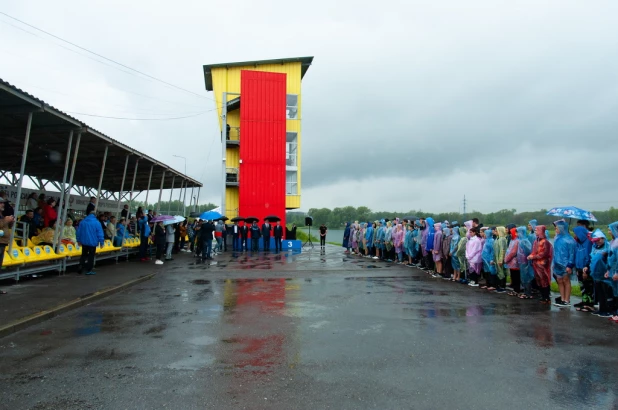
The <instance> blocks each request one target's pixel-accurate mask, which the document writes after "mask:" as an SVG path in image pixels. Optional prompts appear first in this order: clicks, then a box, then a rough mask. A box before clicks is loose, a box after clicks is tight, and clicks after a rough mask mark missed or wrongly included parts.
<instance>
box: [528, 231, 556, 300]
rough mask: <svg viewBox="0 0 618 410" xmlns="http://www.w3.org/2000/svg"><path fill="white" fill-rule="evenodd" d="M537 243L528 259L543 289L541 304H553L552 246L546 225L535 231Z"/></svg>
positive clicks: (537, 281)
mask: <svg viewBox="0 0 618 410" xmlns="http://www.w3.org/2000/svg"><path fill="white" fill-rule="evenodd" d="M535 231H536V241H534V242H535V243H534V246H533V249H532V253H531V254H530V256H528V259H529V260H531V261H532V267H533V268H534V278H535V279H536V283H537V285H539V288H540V289H541V303H543V304H547V305H549V304H551V300H550V299H549V285H550V284H551V262H552V256H553V255H552V253H553V252H552V244H551V243H550V242H549V241H548V240H547V237H546V236H545V225H539V226H537V227H536V229H535Z"/></svg>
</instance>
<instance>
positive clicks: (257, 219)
mask: <svg viewBox="0 0 618 410" xmlns="http://www.w3.org/2000/svg"><path fill="white" fill-rule="evenodd" d="M259 221H260V219H259V218H256V217H255V216H249V217H247V218H245V222H246V223H248V224H252V223H253V222H259Z"/></svg>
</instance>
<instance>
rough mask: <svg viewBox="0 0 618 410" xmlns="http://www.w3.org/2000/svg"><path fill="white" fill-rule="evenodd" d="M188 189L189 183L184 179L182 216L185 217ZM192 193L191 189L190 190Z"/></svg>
mask: <svg viewBox="0 0 618 410" xmlns="http://www.w3.org/2000/svg"><path fill="white" fill-rule="evenodd" d="M188 188H189V181H187V180H186V179H185V194H184V195H183V196H182V215H183V216H185V214H186V213H187V189H188ZM191 191H193V188H191Z"/></svg>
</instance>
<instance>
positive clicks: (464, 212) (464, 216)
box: [463, 195, 466, 221]
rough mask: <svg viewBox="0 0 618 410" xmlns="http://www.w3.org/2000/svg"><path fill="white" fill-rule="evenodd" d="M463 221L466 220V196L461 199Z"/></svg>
mask: <svg viewBox="0 0 618 410" xmlns="http://www.w3.org/2000/svg"><path fill="white" fill-rule="evenodd" d="M463 219H464V221H465V220H466V196H465V195H464V199H463Z"/></svg>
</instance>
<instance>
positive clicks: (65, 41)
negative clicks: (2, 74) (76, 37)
mask: <svg viewBox="0 0 618 410" xmlns="http://www.w3.org/2000/svg"><path fill="white" fill-rule="evenodd" d="M0 14H2V15H4V16H6V17H8V18H10V19H12V20H15V21H17V22H19V23H21V24H23V25H25V26H28V27H30V28H33V29H35V30H37V31H40V32H41V33H44V34H46V35H48V36H50V37H53V38H55V39H57V40H60V41H62V42H64V43H67V44H70V45H72V46H73V47H76V48H78V49H80V50H83V51H85V52H87V53H90V54H92V55H95V56H97V57H99V58H102V59H104V60H107V61H109V62H111V63H114V64H116V65H119V66H120V67H123V68H126V69H128V70H131V71H133V72H135V73H138V74H140V75H143V76H144V77H147V78H150V79H152V80H155V81H158V82H160V83H162V84H165V85H167V86H170V87H173V88H176V89H178V90H181V91H184V92H186V93H189V94H192V95H194V96H196V97H200V98H204V99H208V100H213V99H212V98H209V97H206V96H204V95H201V94H198V93H194V92H193V91H189V90H187V89H185V88H182V87H179V86H177V85H174V84H172V83H169V82H167V81H165V80H162V79H160V78H157V77H154V76H151V75H149V74H146V73H144V72H143V71H140V70H137V69H135V68H132V67H129V66H128V65H125V64H122V63H120V62H118V61H115V60H113V59H111V58H108V57H105V56H104V55H101V54H99V53H96V52H94V51H91V50H89V49H87V48H85V47H82V46H79V45H77V44H75V43H73V42H71V41H68V40H65V39H63V38H61V37H59V36H56V35H55V34H52V33H50V32H48V31H45V30H43V29H41V28H38V27H36V26H33V25H31V24H28V23H26V22H25V21H22V20H20V19H18V18H16V17H13V16H11V15H9V14H6V13H5V12H3V11H0ZM30 34H32V33H30ZM96 61H98V60H96ZM99 62H100V63H102V62H101V61H99ZM116 68H117V67H116ZM120 71H123V72H124V70H120Z"/></svg>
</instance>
